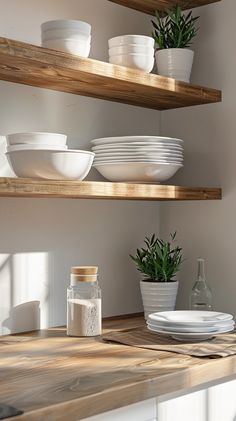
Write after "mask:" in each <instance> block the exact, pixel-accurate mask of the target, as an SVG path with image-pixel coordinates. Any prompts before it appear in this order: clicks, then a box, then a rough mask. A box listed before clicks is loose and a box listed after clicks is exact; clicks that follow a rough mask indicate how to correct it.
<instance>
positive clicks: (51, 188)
mask: <svg viewBox="0 0 236 421" xmlns="http://www.w3.org/2000/svg"><path fill="white" fill-rule="evenodd" d="M0 197H31V198H34V197H35V198H37V197H42V198H43V197H44V198H68V199H70V198H71V199H123V200H217V199H221V189H220V188H207V187H179V186H167V185H158V184H134V183H133V184H131V183H130V184H129V183H110V182H100V181H53V180H36V179H34V180H33V179H28V178H0Z"/></svg>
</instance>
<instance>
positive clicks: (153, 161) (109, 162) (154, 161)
mask: <svg viewBox="0 0 236 421" xmlns="http://www.w3.org/2000/svg"><path fill="white" fill-rule="evenodd" d="M121 164H123V165H133V164H141V165H142V164H146V165H148V164H164V165H178V166H179V167H183V161H163V160H160V159H146V160H145V159H139V160H138V159H136V160H135V159H133V160H131V159H128V160H125V159H123V160H117V161H115V160H113V161H112V160H107V161H97V160H95V161H94V167H96V166H100V165H121Z"/></svg>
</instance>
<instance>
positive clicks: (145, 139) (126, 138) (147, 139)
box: [91, 136, 183, 145]
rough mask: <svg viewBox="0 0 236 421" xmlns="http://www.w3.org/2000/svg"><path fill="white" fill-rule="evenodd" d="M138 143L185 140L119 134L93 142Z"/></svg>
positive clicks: (97, 143) (179, 142) (181, 142)
mask: <svg viewBox="0 0 236 421" xmlns="http://www.w3.org/2000/svg"><path fill="white" fill-rule="evenodd" d="M130 142H131V143H136V142H145V143H158V142H162V143H166V142H167V143H168V142H170V143H173V144H177V145H181V144H183V140H181V139H177V138H172V137H164V136H117V137H103V138H100V139H93V140H91V143H92V144H93V145H106V144H116V143H125V144H127V143H130Z"/></svg>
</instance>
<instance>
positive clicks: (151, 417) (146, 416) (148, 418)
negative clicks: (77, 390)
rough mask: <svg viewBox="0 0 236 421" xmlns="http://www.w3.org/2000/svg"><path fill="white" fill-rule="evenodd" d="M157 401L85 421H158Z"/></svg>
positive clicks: (132, 406)
mask: <svg viewBox="0 0 236 421" xmlns="http://www.w3.org/2000/svg"><path fill="white" fill-rule="evenodd" d="M156 420H157V418H156V399H149V400H146V401H142V402H139V403H135V404H133V405H129V406H124V407H123V408H120V409H115V410H114V411H109V412H106V413H104V414H100V415H95V416H94V417H90V418H86V419H84V420H83V421H156Z"/></svg>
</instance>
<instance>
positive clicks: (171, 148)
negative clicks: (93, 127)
mask: <svg viewBox="0 0 236 421" xmlns="http://www.w3.org/2000/svg"><path fill="white" fill-rule="evenodd" d="M92 150H93V151H94V152H97V151H101V152H102V151H105V152H106V151H107V152H113V151H114V152H127V151H128V152H135V151H137V152H139V151H142V152H143V151H144V152H147V151H148V152H149V151H158V152H159V151H163V152H175V151H177V152H182V151H183V147H182V146H180V145H175V144H173V143H169V144H162V143H159V144H157V143H156V144H155V143H152V144H150V143H145V142H140V143H136V145H134V144H133V143H129V144H128V143H127V145H125V144H122V143H117V144H116V145H98V146H93V147H92Z"/></svg>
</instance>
